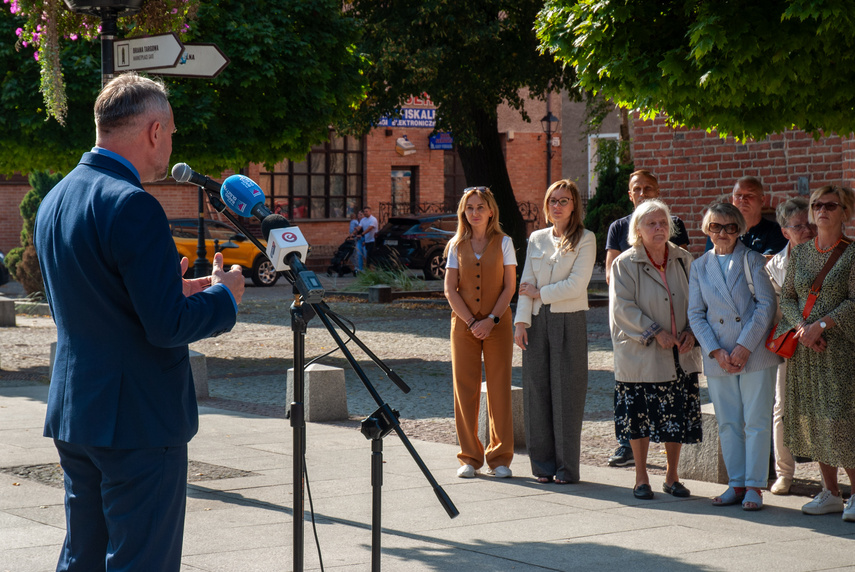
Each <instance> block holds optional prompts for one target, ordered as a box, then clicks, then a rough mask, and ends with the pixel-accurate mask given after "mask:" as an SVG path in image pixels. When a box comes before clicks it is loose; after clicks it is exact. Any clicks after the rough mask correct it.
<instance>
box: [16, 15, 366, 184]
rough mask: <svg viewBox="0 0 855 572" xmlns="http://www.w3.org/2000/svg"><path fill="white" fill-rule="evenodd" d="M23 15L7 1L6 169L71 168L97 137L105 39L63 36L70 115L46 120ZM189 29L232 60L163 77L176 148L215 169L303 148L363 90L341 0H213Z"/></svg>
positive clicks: (296, 153)
mask: <svg viewBox="0 0 855 572" xmlns="http://www.w3.org/2000/svg"><path fill="white" fill-rule="evenodd" d="M19 20H20V19H19V18H16V17H15V16H13V15H11V14H10V13H9V12H8V11H7V10H0V34H2V41H0V173H6V174H10V173H13V172H25V173H26V172H30V171H33V170H43V169H51V170H56V171H61V172H67V171H68V170H70V169H71V168H73V166H74V165H76V164H77V161H78V160H79V159H80V155H81V153H82V152H84V151H86V150H88V149H89V148H91V146H92V144H93V142H94V138H95V129H94V124H93V121H92V104H93V102H94V100H95V97H96V95H97V93H98V90H99V89H100V60H101V57H100V46H99V45H98V43H89V42H83V41H76V42H64V43H63V46H62V53H61V57H62V64H63V70H64V74H65V83H66V91H67V98H68V114H67V121H66V126H65V127H62V126H60V125H59V124H58V123H56V122H55V121H53V120H48V121H45V112H44V107H43V106H44V103H43V102H42V100H41V98H40V97H38V86H39V68H38V64H37V62H36V61H35V60H34V59H33V57H32V54H31V53H25V52H16V51H15V49H14V43H15V29H16V26H19V25H20V22H19ZM192 26H193V27H192V29H191V31H190V32H189V34H188V35H187V37H186V39H185V41H188V42H194V43H215V44H217V45H218V46H220V48H221V49H222V50H223V52H224V53H225V54H226V55H228V57H229V58H230V59H231V64H230V65H229V66H228V67H227V68H226V69H225V70H224V71H223V72H222V73H221V74H220V75H219V76H218V77H216V78H214V79H211V80H204V79H198V78H193V79H190V78H175V77H166V76H165V77H164V81H165V82H166V83H167V85H168V86H169V88H170V90H171V92H172V96H171V101H172V106H173V109H174V111H175V117H176V124H177V128H178V132H177V133H176V135H175V137H174V145H173V158H175V159H176V160H178V161H186V162H187V163H189V164H190V165H191V166H192V167H193V168H194V169H195V170H197V171H200V172H207V173H212V174H216V173H219V172H221V171H222V170H224V169H228V168H232V169H237V168H240V167H243V166H245V165H246V164H248V163H250V162H260V163H265V164H267V165H269V166H272V165H273V164H274V163H276V162H278V161H280V160H282V158H284V157H291V158H299V157H301V156H305V154H306V153H307V152H308V151H309V149H310V147H311V145H312V144H315V143H318V142H321V141H324V140H326V139H327V138H328V136H329V126H330V125H331V124H335V123H337V122H339V121H340V120H341V118H342V117H344V116H346V115H348V114H349V113H350V108H351V106H353V105H355V104H356V103H357V102H358V101H359V100H360V99H361V98H362V97H363V93H364V85H363V78H362V77H361V75H360V67H361V58H360V56H359V54H358V53H357V52H356V50H355V49H354V44H355V42H356V40H357V38H358V29H357V26H356V22H355V21H354V20H353V19H352V18H348V17H346V16H345V15H344V14H342V11H341V3H340V2H336V1H335V0H315V1H313V2H305V1H303V0H254V1H251V2H243V1H239V0H210V1H206V2H204V3H202V4H201V6H200V8H199V11H198V16H197V19H196V20H195V21H194V22H193V24H192Z"/></svg>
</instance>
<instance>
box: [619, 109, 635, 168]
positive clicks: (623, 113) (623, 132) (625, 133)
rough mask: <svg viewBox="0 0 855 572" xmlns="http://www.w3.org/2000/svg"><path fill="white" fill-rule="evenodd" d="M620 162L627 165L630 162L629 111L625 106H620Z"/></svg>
mask: <svg viewBox="0 0 855 572" xmlns="http://www.w3.org/2000/svg"><path fill="white" fill-rule="evenodd" d="M620 147H621V148H620V162H621V163H623V164H624V165H628V164H629V163H631V162H632V151H631V150H630V147H629V112H628V111H627V109H626V108H625V107H621V108H620Z"/></svg>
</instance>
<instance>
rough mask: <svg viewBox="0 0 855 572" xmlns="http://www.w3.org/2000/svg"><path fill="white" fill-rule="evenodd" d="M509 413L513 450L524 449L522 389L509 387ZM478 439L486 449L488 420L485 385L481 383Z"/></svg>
mask: <svg viewBox="0 0 855 572" xmlns="http://www.w3.org/2000/svg"><path fill="white" fill-rule="evenodd" d="M511 412H512V414H513V418H514V419H513V421H514V448H515V449H521V448H524V447H525V413H524V411H523V388H522V387H511ZM478 438H479V439H480V440H481V443H483V444H484V447H486V446H487V445H488V444H489V443H490V418H489V417H488V416H487V383H486V382H482V383H481V406H480V408H479V409H478Z"/></svg>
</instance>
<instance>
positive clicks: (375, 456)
mask: <svg viewBox="0 0 855 572" xmlns="http://www.w3.org/2000/svg"><path fill="white" fill-rule="evenodd" d="M382 491H383V439H382V438H381V439H372V440H371V492H372V504H371V509H372V510H371V570H372V572H380V538H381V532H382V525H381V522H380V516H381V507H382V496H381V495H382Z"/></svg>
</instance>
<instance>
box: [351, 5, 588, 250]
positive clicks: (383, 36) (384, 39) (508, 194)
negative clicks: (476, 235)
mask: <svg viewBox="0 0 855 572" xmlns="http://www.w3.org/2000/svg"><path fill="white" fill-rule="evenodd" d="M541 5H542V2H540V1H537V0H514V1H508V0H456V1H449V0H422V1H421V2H407V1H403V0H392V1H389V2H377V1H375V0H355V1H354V2H352V3H351V6H352V9H351V10H350V11H349V14H351V15H352V16H353V17H354V18H355V19H356V20H357V21H359V22H360V25H361V27H362V30H363V33H362V39H361V41H360V43H359V47H360V50H362V52H364V53H365V55H366V58H367V59H368V60H369V63H368V64H367V65H366V68H365V78H366V80H367V84H368V98H367V99H366V100H365V101H364V102H363V104H362V106H361V107H360V108H359V109H358V112H357V114H356V116H355V118H354V120H353V123H352V124H351V126H350V127H351V129H354V130H355V131H356V132H364V131H366V130H367V129H369V128H370V126H371V125H373V124H376V122H377V120H378V119H379V118H380V117H382V116H384V115H394V114H395V110H396V109H397V108H399V107H400V106H401V105H402V104H403V103H404V102H405V101H406V100H407V98H408V97H409V96H411V95H419V94H422V93H427V94H428V95H429V96H430V98H431V100H432V101H433V102H434V103H435V104H436V106H437V113H436V117H437V130H438V131H451V132H452V133H453V135H454V139H455V142H456V144H457V149H458V152H459V154H460V159H461V162H462V164H463V171H464V174H465V175H466V182H467V184H469V185H472V186H475V185H486V186H489V187H490V188H491V189H492V190H493V193H494V194H495V196H496V200H497V202H498V204H499V212H500V218H501V222H502V226H503V228H504V230H505V231H506V232H507V233H508V234H510V235H511V237H512V238H513V239H514V243H515V245H516V247H517V249H518V253H522V252H524V245H525V226H524V223H523V220H522V216H521V215H520V213H519V209H518V208H517V204H516V200H515V198H514V192H513V188H512V187H511V182H510V178H509V177H508V171H507V165H506V164H505V158H504V155H503V153H502V148H501V143H500V139H499V132H498V120H497V107H498V106H499V105H501V104H503V103H507V104H509V105H510V106H511V107H513V108H514V109H517V110H520V111H521V112H522V113H523V116H524V117H525V118H526V119H529V117H528V116H527V115H526V114H525V109H524V101H525V99H524V96H525V95H526V93H527V94H530V95H531V96H533V97H545V95H546V93H547V92H549V91H554V92H557V91H559V90H562V89H565V90H568V91H570V92H571V93H576V92H575V90H574V89H573V85H572V84H573V81H574V75H573V71H572V69H571V68H569V67H566V66H564V65H563V64H561V63H557V62H555V61H553V58H552V57H549V56H544V55H542V54H540V53H539V52H538V50H537V45H538V42H537V38H536V37H535V35H534V31H533V29H532V25H533V22H534V18H535V16H536V14H537V11H538V10H539V8H540V7H541ZM526 90H527V91H526ZM535 119H539V118H535Z"/></svg>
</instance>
